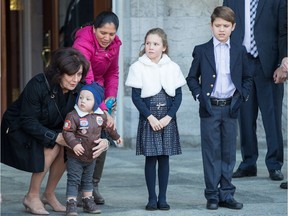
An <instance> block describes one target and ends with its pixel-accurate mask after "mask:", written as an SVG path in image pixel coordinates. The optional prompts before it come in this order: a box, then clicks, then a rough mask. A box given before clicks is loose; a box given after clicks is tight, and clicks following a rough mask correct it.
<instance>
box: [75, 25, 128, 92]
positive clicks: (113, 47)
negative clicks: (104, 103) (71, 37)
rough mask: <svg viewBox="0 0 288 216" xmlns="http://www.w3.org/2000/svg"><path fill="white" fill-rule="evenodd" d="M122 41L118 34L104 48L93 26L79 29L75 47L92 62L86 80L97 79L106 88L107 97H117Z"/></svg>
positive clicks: (89, 81)
mask: <svg viewBox="0 0 288 216" xmlns="http://www.w3.org/2000/svg"><path fill="white" fill-rule="evenodd" d="M121 44H122V42H121V40H120V39H119V37H118V36H117V35H116V37H115V39H114V40H113V41H112V42H111V44H110V45H109V46H108V47H107V48H106V49H103V48H102V47H101V46H100V45H99V43H98V41H97V39H96V37H95V35H94V33H93V26H85V27H83V28H81V29H79V30H78V31H77V32H76V35H75V41H74V44H73V47H74V48H76V49H78V50H80V51H81V52H82V53H83V54H84V56H85V57H86V58H87V60H88V61H89V62H90V64H91V65H90V68H89V71H88V74H87V76H86V78H85V79H86V82H87V83H91V82H92V81H96V82H97V83H99V84H100V85H102V86H103V87H104V88H105V98H107V97H115V98H116V97H117V91H118V80H119V65H118V59H119V50H120V46H121Z"/></svg>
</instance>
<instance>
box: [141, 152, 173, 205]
mask: <svg viewBox="0 0 288 216" xmlns="http://www.w3.org/2000/svg"><path fill="white" fill-rule="evenodd" d="M157 161H158V183H159V195H158V202H159V203H165V202H166V191H167V186H168V178H169V156H168V155H160V156H146V160H145V180H146V185H147V189H148V195H149V202H152V203H156V202H157V195H156V190H155V187H156V163H157Z"/></svg>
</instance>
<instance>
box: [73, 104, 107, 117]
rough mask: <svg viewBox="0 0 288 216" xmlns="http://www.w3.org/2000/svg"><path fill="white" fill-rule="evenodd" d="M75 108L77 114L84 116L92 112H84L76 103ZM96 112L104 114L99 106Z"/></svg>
mask: <svg viewBox="0 0 288 216" xmlns="http://www.w3.org/2000/svg"><path fill="white" fill-rule="evenodd" d="M74 109H75V110H76V112H77V114H78V115H79V116H80V117H84V116H86V115H88V114H90V113H89V112H83V111H81V110H80V109H79V107H78V106H77V104H75V105H74ZM94 113H95V114H104V112H103V111H102V110H101V109H100V107H98V108H97V109H96V110H95V112H94Z"/></svg>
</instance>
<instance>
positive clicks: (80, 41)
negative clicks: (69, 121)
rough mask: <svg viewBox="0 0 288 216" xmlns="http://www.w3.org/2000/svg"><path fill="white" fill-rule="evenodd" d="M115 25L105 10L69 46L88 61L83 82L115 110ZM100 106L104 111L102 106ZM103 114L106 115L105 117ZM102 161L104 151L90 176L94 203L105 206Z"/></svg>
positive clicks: (116, 24) (111, 16)
mask: <svg viewBox="0 0 288 216" xmlns="http://www.w3.org/2000/svg"><path fill="white" fill-rule="evenodd" d="M118 26H119V20H118V17H117V15H116V14H114V13H113V12H107V11H104V12H101V13H100V14H99V15H98V16H97V17H96V18H95V20H94V22H93V23H89V24H87V25H85V26H84V27H82V28H80V29H79V30H77V32H76V34H75V38H74V44H73V47H74V48H76V49H78V50H80V51H81V52H82V53H83V54H84V56H85V57H86V58H87V60H88V61H90V68H89V71H88V73H87V76H86V78H85V80H86V82H87V83H91V82H93V81H96V82H97V83H99V84H100V85H102V86H103V87H104V89H105V102H106V101H108V100H109V99H112V100H114V105H113V107H114V108H115V107H116V97H117V91H118V80H119V65H118V59H119V50H120V46H121V44H122V42H121V40H120V39H119V37H118V36H117V35H116V32H117V29H118ZM100 107H101V108H102V109H103V110H107V108H106V106H105V104H104V103H103V104H102V105H101V106H100ZM106 114H107V112H106ZM107 115H108V116H109V114H107ZM105 158H106V152H103V153H102V154H101V155H100V156H99V157H98V158H97V161H96V164H97V165H96V166H95V170H94V175H93V184H94V189H93V196H94V199H95V202H96V203H97V204H104V203H105V200H104V198H103V197H102V196H101V194H100V193H99V191H98V183H99V181H100V179H101V176H102V171H103V166H104V162H105ZM80 200H81V199H80Z"/></svg>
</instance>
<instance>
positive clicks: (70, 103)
mask: <svg viewBox="0 0 288 216" xmlns="http://www.w3.org/2000/svg"><path fill="white" fill-rule="evenodd" d="M81 86H82V84H79V85H78V86H77V87H76V88H75V90H73V91H69V92H68V93H66V94H63V93H62V89H61V87H60V85H54V86H51V92H50V91H49V89H48V87H47V85H46V83H45V79H44V76H43V74H38V75H36V76H35V77H33V78H32V79H31V80H30V81H29V82H28V84H27V85H26V87H25V88H24V90H23V92H22V93H21V95H20V96H19V98H18V99H17V100H16V101H15V102H14V103H13V104H12V105H11V106H10V107H9V108H8V109H7V110H6V112H5V113H4V115H3V117H2V123H1V162H2V163H4V164H7V165H9V166H12V167H15V168H17V169H20V170H24V171H28V172H42V171H43V170H44V162H45V160H44V147H46V148H53V147H54V146H55V144H56V143H55V140H56V138H57V136H58V133H59V132H61V131H62V127H63V121H64V120H63V119H64V118H65V116H66V114H67V113H68V112H70V111H71V110H73V107H74V105H75V101H76V97H77V95H78V92H79V90H80V88H81ZM52 95H54V96H55V97H54V98H53V97H52ZM55 103H56V104H57V106H58V108H59V110H60V112H61V115H60V114H59V112H58V110H57V107H56V104H55ZM19 127H20V128H21V130H17V129H18V128H19ZM19 131H21V132H20V133H19ZM16 132H17V133H16ZM9 133H10V134H9ZM31 140H32V141H31Z"/></svg>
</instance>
